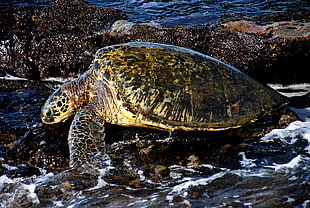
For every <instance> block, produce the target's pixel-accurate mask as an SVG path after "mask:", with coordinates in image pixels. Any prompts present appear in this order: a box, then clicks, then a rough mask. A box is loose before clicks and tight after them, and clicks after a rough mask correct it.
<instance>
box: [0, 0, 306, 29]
mask: <svg viewBox="0 0 310 208" xmlns="http://www.w3.org/2000/svg"><path fill="white" fill-rule="evenodd" d="M88 2H89V4H90V5H94V6H97V7H113V8H117V9H120V10H121V11H122V12H124V13H125V14H127V15H128V17H129V20H130V21H134V22H150V21H155V22H157V23H160V24H161V25H162V26H164V27H172V26H176V25H179V26H198V25H206V24H212V23H215V22H217V21H219V20H220V19H222V18H224V19H225V18H227V17H245V18H252V17H253V16H255V15H269V14H275V13H277V12H283V11H285V10H288V9H292V10H298V9H300V8H310V2H309V1H308V0H298V1H295V0H282V1H276V0H267V1H266V0H233V1H222V0H212V1H209V0H157V1H151V0H115V1H110V0H89V1H88ZM51 4H52V0H13V1H7V2H1V3H0V9H6V8H8V7H10V6H15V5H19V6H48V5H51Z"/></svg>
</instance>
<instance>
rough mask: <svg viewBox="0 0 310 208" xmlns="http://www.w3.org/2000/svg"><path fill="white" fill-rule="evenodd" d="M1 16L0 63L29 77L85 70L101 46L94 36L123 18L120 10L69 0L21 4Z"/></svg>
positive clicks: (74, 72)
mask: <svg viewBox="0 0 310 208" xmlns="http://www.w3.org/2000/svg"><path fill="white" fill-rule="evenodd" d="M1 16H4V17H6V18H7V19H6V20H3V21H2V23H3V26H2V28H1V29H2V30H1V36H0V37H1V40H2V41H3V42H2V46H1V47H0V48H1V49H0V50H1V51H2V52H3V56H2V57H1V62H2V63H1V66H2V67H5V68H6V71H7V72H8V73H10V74H13V75H17V76H20V77H25V78H29V79H32V80H39V79H40V78H41V79H42V78H47V77H52V76H61V77H69V76H74V75H75V74H76V73H82V72H84V71H85V70H86V69H87V68H88V67H89V65H90V63H91V61H92V59H93V56H94V53H95V52H96V50H97V49H98V48H99V46H97V45H96V41H95V40H96V39H94V38H93V37H94V36H95V35H96V34H97V35H98V34H102V33H104V32H105V31H106V30H107V29H108V28H109V27H110V25H111V24H112V23H113V22H114V21H115V20H117V19H124V18H126V16H125V15H123V14H122V13H120V12H119V11H118V10H115V9H112V8H96V7H94V6H88V5H87V4H86V3H85V2H84V1H72V0H60V1H55V2H54V4H53V5H52V6H48V7H45V8H43V9H39V8H33V7H21V8H17V9H13V10H9V11H6V12H3V14H1Z"/></svg>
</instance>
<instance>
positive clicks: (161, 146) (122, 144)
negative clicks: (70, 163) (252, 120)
mask: <svg viewBox="0 0 310 208" xmlns="http://www.w3.org/2000/svg"><path fill="white" fill-rule="evenodd" d="M272 86H273V87H275V88H277V89H278V90H279V91H285V93H287V92H292V91H294V96H304V95H305V94H307V93H308V92H309V88H308V86H309V85H308V84H302V85H301V84H298V85H290V86H283V85H272ZM288 89H289V90H288ZM294 110H296V111H297V112H299V113H301V114H302V116H301V117H303V119H304V121H296V122H293V123H291V124H290V125H289V126H288V127H287V128H285V129H274V130H273V131H272V132H270V133H269V134H267V135H265V136H264V137H262V138H248V139H241V138H234V137H227V136H223V135H222V136H217V137H215V138H212V137H206V136H205V135H204V134H193V133H182V132H181V133H180V132H158V131H153V130H141V131H139V130H137V129H133V128H120V127H115V126H107V127H106V132H107V135H111V136H110V137H109V138H108V139H107V153H108V154H107V155H103V159H102V162H100V164H99V165H96V166H93V167H86V168H82V169H73V170H70V169H69V170H68V169H67V170H66V168H64V169H63V170H61V171H60V172H57V173H56V171H52V170H51V169H48V168H47V167H44V166H43V167H38V169H39V173H38V174H37V175H33V176H29V177H15V178H10V177H9V176H8V175H2V176H0V198H1V200H0V207H167V206H170V207H230V206H231V207H310V169H309V167H310V107H307V108H303V109H297V108H295V109H294ZM301 114H300V115H301ZM115 132H116V133H115ZM120 135H121V136H120ZM184 138H186V139H184ZM191 138H195V139H191ZM19 168H20V165H19V167H17V166H14V165H12V164H2V169H7V170H8V171H14V170H17V169H19Z"/></svg>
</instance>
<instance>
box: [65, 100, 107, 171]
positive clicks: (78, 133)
mask: <svg viewBox="0 0 310 208" xmlns="http://www.w3.org/2000/svg"><path fill="white" fill-rule="evenodd" d="M104 138H105V133H104V121H103V120H102V119H101V118H100V117H98V116H97V115H96V113H95V111H94V109H93V106H92V105H89V106H86V107H85V108H83V109H82V110H80V111H79V112H78V113H77V114H76V116H75V117H74V119H73V122H72V124H71V127H70V131H69V136H68V143H69V151H70V167H77V166H80V165H82V164H84V163H88V164H93V162H95V161H100V160H98V157H100V156H101V154H104V152H105V142H104Z"/></svg>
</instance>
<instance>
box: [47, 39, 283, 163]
mask: <svg viewBox="0 0 310 208" xmlns="http://www.w3.org/2000/svg"><path fill="white" fill-rule="evenodd" d="M287 102H288V100H287V98H286V97H284V96H282V95H280V94H279V93H278V92H276V91H275V90H273V89H272V88H270V87H268V86H266V85H264V84H262V83H260V82H258V81H255V80H254V79H252V78H251V77H249V76H247V75H246V74H244V73H242V72H240V71H238V70H237V69H235V68H233V67H231V66H229V65H227V64H225V63H223V62H221V61H219V60H217V59H214V58H212V57H209V56H206V55H203V54H201V53H198V52H195V51H192V50H189V49H185V48H182V47H177V46H172V45H165V44H158V43H148V42H132V43H126V44H119V45H113V46H108V47H104V48H102V49H100V50H98V51H97V53H96V57H95V60H94V63H93V65H92V66H91V68H90V69H89V70H88V71H87V72H85V73H84V74H83V75H82V76H80V77H79V78H78V79H76V80H74V81H71V82H68V83H65V84H64V85H62V86H61V87H60V88H59V89H57V90H56V91H55V92H54V93H53V94H52V95H51V96H50V98H49V99H48V100H47V101H46V103H45V105H44V107H43V108H42V120H43V121H44V122H45V123H48V124H51V123H58V122H62V121H65V120H67V119H68V118H69V117H71V116H73V115H75V117H74V119H73V122H72V125H71V128H70V132H69V138H68V140H69V148H70V165H71V166H74V165H78V164H80V163H82V162H85V161H90V160H92V158H93V157H94V156H95V155H96V154H97V153H98V152H100V151H101V150H100V148H101V147H103V146H104V142H103V140H104V137H105V134H104V123H106V122H107V123H111V124H116V125H120V126H132V127H147V128H155V129H160V130H183V131H223V130H228V129H237V128H240V127H244V126H249V124H251V123H253V122H255V121H261V120H263V121H266V119H264V118H266V116H267V117H268V119H269V118H272V115H273V112H280V109H283V108H285V106H286V104H287ZM281 113H282V112H281ZM281 113H280V114H281ZM277 114H279V113H277ZM240 129H243V128H240ZM247 129H249V128H247Z"/></svg>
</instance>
